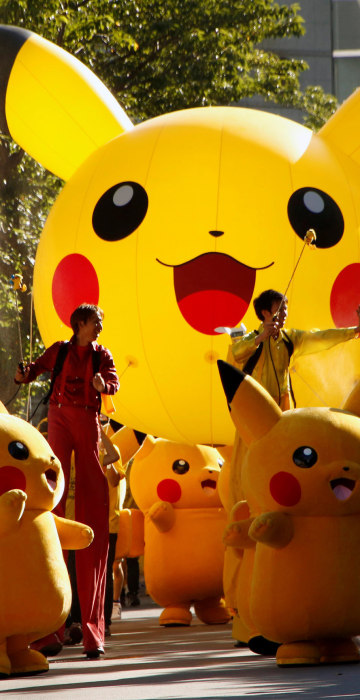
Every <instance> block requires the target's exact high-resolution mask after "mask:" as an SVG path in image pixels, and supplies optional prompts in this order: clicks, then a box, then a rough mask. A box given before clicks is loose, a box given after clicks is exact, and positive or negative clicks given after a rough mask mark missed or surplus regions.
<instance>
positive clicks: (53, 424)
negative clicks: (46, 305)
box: [27, 337, 119, 651]
mask: <svg viewBox="0 0 360 700" xmlns="http://www.w3.org/2000/svg"><path fill="white" fill-rule="evenodd" d="M60 345H62V342H58V343H54V345H51V346H50V347H49V348H48V349H47V350H46V351H45V353H44V354H43V355H42V356H41V357H39V358H38V359H37V360H36V361H35V362H32V363H31V365H30V372H29V376H28V377H27V382H31V381H32V380H33V379H35V378H36V377H37V376H38V375H39V374H42V373H43V372H46V371H50V372H51V371H52V370H53V368H54V365H55V360H56V357H57V354H58V351H59V347H60ZM94 350H96V351H97V352H99V355H100V357H99V358H98V359H100V362H99V363H98V369H96V371H98V372H100V374H101V376H102V378H103V379H104V381H105V389H104V391H103V393H104V394H115V393H116V391H117V390H118V388H119V380H118V377H117V374H116V369H115V365H114V362H113V358H112V356H111V354H110V352H109V351H108V350H107V349H106V348H104V347H103V346H102V345H98V344H97V343H95V342H94V343H89V345H87V346H85V347H81V346H79V345H77V344H76V339H75V337H73V338H72V339H71V341H70V343H69V350H68V353H67V356H66V358H65V362H64V365H63V367H62V370H61V372H60V374H59V375H58V376H57V378H56V379H55V383H54V388H53V391H52V394H51V397H50V403H49V413H48V441H49V444H50V445H51V447H52V449H53V450H54V452H55V454H56V456H57V457H58V458H59V460H60V462H61V464H62V468H63V471H64V475H65V492H64V495H63V498H62V500H61V502H60V504H59V506H58V508H57V513H58V514H59V515H63V516H64V514H65V502H66V497H67V492H68V487H69V477H70V460H71V453H72V451H74V454H75V518H76V520H79V521H80V522H83V523H86V524H87V525H90V527H92V529H93V530H94V535H95V536H94V541H93V542H92V544H91V545H90V547H88V548H87V549H82V550H80V551H78V552H77V553H76V577H77V586H78V595H79V600H80V607H81V617H82V626H83V641H84V649H85V651H90V650H94V649H98V648H101V647H103V644H104V595H105V579H106V560H107V551H108V541H109V502H108V501H109V490H108V485H107V480H106V477H105V476H104V473H103V471H102V468H101V466H100V462H99V458H98V450H99V441H100V426H99V418H98V410H99V408H100V396H99V394H98V392H97V391H96V390H95V389H94V387H93V386H92V378H93V375H94V369H93V353H94Z"/></svg>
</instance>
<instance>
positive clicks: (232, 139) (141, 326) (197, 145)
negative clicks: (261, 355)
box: [0, 26, 360, 444]
mask: <svg viewBox="0 0 360 700" xmlns="http://www.w3.org/2000/svg"><path fill="white" fill-rule="evenodd" d="M0 35H1V36H0V38H1V42H0V45H1V51H0V63H1V67H2V68H1V74H2V78H3V84H2V89H1V95H2V104H1V105H0V124H1V128H2V130H3V131H4V132H5V133H10V134H11V136H12V137H13V138H14V140H15V141H17V143H19V144H20V145H21V146H22V147H24V148H25V149H26V150H27V151H28V152H29V153H30V154H31V155H32V156H33V157H34V158H35V159H36V160H38V161H39V162H40V163H42V165H44V166H45V167H46V168H48V169H49V170H51V171H52V172H54V173H55V174H57V175H59V176H60V177H62V178H63V179H64V180H66V181H67V184H66V185H65V187H64V189H63V191H62V193H61V194H60V196H59V198H58V200H57V202H56V203H55V205H54V207H53V209H52V211H51V212H50V215H49V218H48V221H47V223H46V226H45V229H44V232H43V235H42V238H41V241H40V245H39V248H38V253H37V258H36V266H35V277H34V294H35V308H36V315H37V319H38V323H39V327H40V330H41V333H42V336H43V340H44V342H45V344H46V345H49V344H50V343H52V342H54V341H55V340H57V339H58V338H59V337H67V336H68V335H69V317H70V314H71V312H72V310H73V309H74V308H75V307H76V306H77V305H78V304H79V303H82V302H85V301H86V302H89V303H99V305H100V306H101V307H102V308H104V310H105V317H106V322H105V328H104V332H103V335H102V342H103V343H104V344H105V345H107V346H109V347H110V349H111V350H112V352H113V355H114V358H115V361H116V366H117V369H118V371H119V373H121V375H122V388H121V392H120V393H119V394H118V396H117V397H116V400H115V404H116V410H117V416H116V417H117V419H118V420H119V422H121V423H123V424H125V425H130V426H132V427H134V428H136V429H138V430H140V431H142V432H145V433H152V434H155V435H161V436H164V437H166V438H168V439H171V440H174V441H185V442H189V443H192V444H195V443H202V444H231V443H232V441H233V428H232V425H231V421H230V420H229V417H228V415H227V413H226V411H225V410H224V408H223V401H222V396H221V389H220V387H219V385H218V381H217V369H216V361H217V359H219V358H221V357H225V356H226V351H227V345H228V339H227V336H225V335H224V334H217V333H216V332H215V328H217V327H219V326H230V327H233V326H236V325H238V324H240V322H244V324H245V325H246V326H247V327H248V328H249V329H252V328H254V327H256V326H257V321H256V319H255V315H254V311H253V309H252V303H251V302H252V299H253V298H254V296H256V295H258V293H259V292H261V291H262V290H263V289H266V288H270V287H274V288H277V289H279V290H280V291H282V290H284V289H285V288H286V285H287V283H288V281H289V277H290V273H291V271H292V269H293V266H294V263H295V261H296V260H297V258H298V256H299V253H300V251H301V247H302V245H303V240H304V236H305V234H306V231H307V230H308V229H309V228H313V229H314V230H315V231H316V236H317V242H316V250H314V251H311V252H308V251H306V255H305V256H304V259H303V261H302V263H301V265H300V266H299V269H298V272H297V274H296V276H295V278H294V283H293V285H292V287H291V289H290V291H289V308H290V322H291V325H293V326H295V327H300V328H301V327H302V328H311V327H314V326H317V327H329V326H332V325H334V324H335V325H337V326H343V325H355V324H356V316H355V312H354V309H355V307H356V306H357V304H358V301H359V294H360V282H359V280H360V275H359V269H360V259H359V220H360V156H359V130H358V114H359V112H360V93H358V92H357V93H355V94H354V95H353V96H352V97H351V98H350V99H349V100H348V101H347V102H346V104H345V105H343V106H342V107H341V108H340V109H339V110H338V112H337V113H336V114H335V115H334V117H332V118H331V119H330V121H329V122H328V124H326V126H325V127H323V129H321V131H320V132H319V133H318V134H317V135H314V134H313V133H312V132H311V131H310V130H309V129H307V128H305V127H303V126H301V125H299V124H297V123H294V122H292V121H290V120H287V119H283V118H281V117H278V116H276V115H273V114H269V113H264V112H260V111H256V110H250V109H243V108H238V107H233V108H229V107H209V108H197V109H189V110H184V111H179V112H175V113H172V114H166V115H163V116H160V117H157V118H154V119H150V120H148V121H145V122H143V123H142V124H139V125H136V126H135V127H133V126H132V124H131V123H130V121H129V119H128V118H127V116H126V115H125V113H124V112H123V110H122V109H121V107H120V106H119V105H118V103H117V102H116V101H115V99H114V98H113V96H112V95H111V94H110V93H109V92H108V91H107V90H106V88H105V87H104V85H102V83H101V82H100V81H99V80H98V79H97V78H96V77H95V76H94V75H93V73H91V71H89V69H87V68H86V67H85V66H83V65H82V64H81V63H79V61H77V60H76V59H75V58H74V57H72V56H69V54H67V53H66V52H64V51H63V50H61V49H60V48H59V47H57V46H55V45H53V44H51V43H50V42H48V41H46V40H44V39H42V38H40V37H38V36H36V35H35V34H33V33H31V32H28V31H25V30H22V29H18V28H14V27H6V26H3V27H1V28H0ZM24 106H26V108H24ZM315 299H316V303H314V300H315ZM345 352H347V353H348V356H347V365H348V366H349V364H351V366H352V368H353V373H356V371H357V368H358V365H359V360H358V359H357V358H356V356H355V353H354V352H353V351H352V350H351V349H350V348H347V349H346V351H345ZM351 353H353V354H351ZM332 379H333V384H335V385H336V387H335V389H336V391H338V392H340V393H341V391H343V387H342V385H341V382H340V381H339V382H337V383H336V382H335V373H334V372H332ZM311 382H313V383H314V387H315V389H316V372H315V377H314V376H312V377H311ZM335 389H334V391H335ZM296 393H297V399H298V403H303V404H311V403H312V402H313V403H314V402H315V403H316V402H317V399H316V394H315V393H312V392H311V391H310V392H309V391H308V389H307V388H306V384H301V386H299V388H298V389H297V391H296ZM139 396H141V401H139ZM198 396H201V397H202V406H201V411H197V410H194V409H193V406H194V405H195V404H196V401H197V397H198ZM330 398H331V397H329V400H330ZM325 399H326V401H327V400H328V396H326V397H325Z"/></svg>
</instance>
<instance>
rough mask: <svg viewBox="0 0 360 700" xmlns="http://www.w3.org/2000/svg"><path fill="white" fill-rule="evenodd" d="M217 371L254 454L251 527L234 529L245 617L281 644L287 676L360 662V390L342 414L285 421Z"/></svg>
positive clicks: (246, 466)
mask: <svg viewBox="0 0 360 700" xmlns="http://www.w3.org/2000/svg"><path fill="white" fill-rule="evenodd" d="M218 364H219V369H220V374H221V380H222V383H223V387H224V390H225V394H226V397H227V400H228V404H229V407H230V409H231V417H232V419H233V421H234V423H235V425H236V428H237V430H238V432H239V434H240V436H241V437H242V439H243V440H244V442H245V443H246V445H247V446H248V450H247V452H246V454H245V457H244V460H243V462H242V471H241V475H242V487H243V492H244V497H245V498H246V500H247V503H248V505H249V509H250V518H248V519H247V520H243V521H237V522H233V523H232V524H231V525H230V526H228V534H230V535H232V536H233V542H234V544H236V546H238V547H239V546H242V547H243V548H244V550H245V552H246V550H247V551H249V552H252V554H250V556H249V557H246V553H245V554H244V558H243V564H242V566H241V572H240V578H239V591H241V596H240V595H239V596H238V607H239V612H240V615H241V617H242V618H243V619H244V620H249V622H250V623H253V624H254V625H255V627H256V628H257V629H258V630H259V633H260V634H262V635H263V636H264V637H265V638H267V639H270V640H274V641H275V642H280V643H281V645H280V647H279V649H278V651H277V656H276V658H277V663H278V665H280V666H287V665H309V664H311V665H315V664H320V663H339V662H354V661H359V659H360V656H359V651H358V648H357V646H356V645H355V643H354V641H353V640H352V637H354V636H355V635H358V634H359V633H360V596H359V590H360V560H359V551H360V483H359V482H360V419H359V417H358V416H359V415H360V410H359V408H360V389H359V387H357V388H356V390H355V391H354V393H353V395H352V396H351V397H350V398H349V400H348V401H347V403H346V405H345V410H340V409H332V408H300V409H295V410H290V411H285V412H284V413H282V411H281V410H280V408H279V407H278V406H277V404H276V403H275V401H273V399H272V398H271V397H270V395H269V394H268V393H267V392H266V391H265V389H263V387H261V386H260V384H258V383H257V382H256V381H255V380H254V379H252V378H251V377H249V376H246V375H244V374H243V373H242V372H240V371H239V370H237V369H235V368H233V367H232V366H231V365H228V364H227V363H224V362H219V363H218Z"/></svg>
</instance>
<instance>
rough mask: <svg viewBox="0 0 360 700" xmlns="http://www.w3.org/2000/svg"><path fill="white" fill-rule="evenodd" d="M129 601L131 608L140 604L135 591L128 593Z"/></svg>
mask: <svg viewBox="0 0 360 700" xmlns="http://www.w3.org/2000/svg"><path fill="white" fill-rule="evenodd" d="M129 603H130V607H131V608H136V607H137V606H138V605H141V603H140V598H139V596H138V594H137V593H129Z"/></svg>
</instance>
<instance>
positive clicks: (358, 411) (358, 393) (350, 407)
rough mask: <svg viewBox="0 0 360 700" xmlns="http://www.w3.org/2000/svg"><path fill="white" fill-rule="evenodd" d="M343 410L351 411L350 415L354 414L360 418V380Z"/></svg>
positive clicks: (348, 397) (346, 400)
mask: <svg viewBox="0 0 360 700" xmlns="http://www.w3.org/2000/svg"><path fill="white" fill-rule="evenodd" d="M342 408H343V410H344V411H349V413H353V414H354V415H355V416H358V417H359V418H360V379H359V380H358V381H357V382H356V384H355V385H354V386H353V388H352V390H351V392H350V394H349V395H348V396H347V398H346V399H345V402H344V405H343V406H342Z"/></svg>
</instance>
